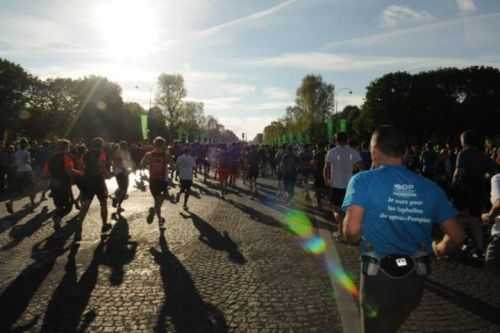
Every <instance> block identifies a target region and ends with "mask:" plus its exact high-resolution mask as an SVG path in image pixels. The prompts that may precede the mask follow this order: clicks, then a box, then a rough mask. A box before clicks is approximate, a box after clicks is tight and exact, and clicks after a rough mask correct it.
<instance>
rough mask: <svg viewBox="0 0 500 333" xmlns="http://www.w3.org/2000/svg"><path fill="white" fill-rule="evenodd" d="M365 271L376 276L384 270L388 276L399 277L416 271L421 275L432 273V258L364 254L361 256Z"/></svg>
mask: <svg viewBox="0 0 500 333" xmlns="http://www.w3.org/2000/svg"><path fill="white" fill-rule="evenodd" d="M361 260H362V267H363V273H364V274H366V275H368V276H375V275H377V274H378V273H379V271H383V272H384V273H385V274H386V275H387V276H389V277H391V278H394V279H397V278H404V277H406V276H408V275H409V274H411V273H412V272H414V271H415V273H416V274H417V275H419V276H425V275H428V274H430V260H429V257H428V256H418V257H414V256H407V255H391V256H385V257H377V256H370V255H363V256H362V257H361Z"/></svg>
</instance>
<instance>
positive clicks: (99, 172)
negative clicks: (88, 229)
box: [78, 138, 111, 234]
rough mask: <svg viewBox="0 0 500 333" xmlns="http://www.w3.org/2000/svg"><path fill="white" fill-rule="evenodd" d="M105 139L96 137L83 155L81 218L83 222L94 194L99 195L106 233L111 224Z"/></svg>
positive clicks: (104, 231)
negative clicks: (109, 220) (109, 221)
mask: <svg viewBox="0 0 500 333" xmlns="http://www.w3.org/2000/svg"><path fill="white" fill-rule="evenodd" d="M103 145H104V140H103V139H102V138H94V139H93V140H92V143H91V146H90V150H89V151H88V152H87V153H86V154H85V156H84V157H83V164H84V175H83V177H82V192H81V199H82V206H81V210H80V214H79V216H78V218H79V220H80V221H81V222H83V220H84V219H85V216H86V215H87V212H88V210H89V207H90V204H91V203H92V199H94V196H97V199H98V200H99V204H100V206H101V220H102V229H101V233H102V234H106V233H108V232H109V231H110V230H111V224H109V223H108V201H107V199H108V189H107V187H106V182H105V179H106V178H109V173H108V170H107V167H106V161H107V158H106V154H105V153H104V150H103Z"/></svg>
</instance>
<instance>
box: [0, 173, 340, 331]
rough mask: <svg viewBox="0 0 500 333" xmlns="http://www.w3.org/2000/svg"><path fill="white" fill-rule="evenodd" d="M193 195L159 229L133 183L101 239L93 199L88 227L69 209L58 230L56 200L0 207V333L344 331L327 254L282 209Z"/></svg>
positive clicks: (210, 192)
mask: <svg viewBox="0 0 500 333" xmlns="http://www.w3.org/2000/svg"><path fill="white" fill-rule="evenodd" d="M111 182H114V181H111ZM200 189H201V190H200ZM176 191H177V189H174V190H172V191H171V192H172V193H175V192H176ZM197 192H198V193H200V192H201V195H197V196H196V197H192V198H191V202H190V211H189V212H185V211H183V210H182V206H181V205H180V204H178V205H175V204H172V203H170V202H166V203H165V204H164V209H163V211H164V214H165V215H166V220H167V223H166V230H165V232H164V233H162V232H160V230H159V227H158V223H157V221H156V220H155V221H154V223H152V224H148V223H147V222H146V216H147V214H148V208H149V207H150V206H151V205H152V198H151V197H150V194H149V192H142V191H140V190H138V189H137V188H133V189H131V193H130V197H129V199H128V200H127V201H126V202H125V204H124V208H125V209H126V211H125V212H124V213H123V214H122V216H123V217H122V218H118V219H116V220H114V221H113V223H114V226H113V229H112V231H111V234H110V235H109V237H107V238H106V239H104V240H102V241H101V240H100V223H101V222H100V219H99V208H98V203H97V202H96V200H94V203H93V206H92V209H91V211H90V213H89V215H88V216H87V218H86V220H85V221H84V223H83V225H79V224H78V223H77V222H76V221H74V220H73V219H72V218H73V217H74V216H75V214H76V213H75V212H72V213H71V214H69V215H68V217H67V219H66V221H65V222H63V223H62V229H61V230H59V231H57V232H54V225H53V222H52V219H51V214H50V212H51V210H52V206H51V204H49V202H48V201H46V202H43V203H42V204H41V205H40V206H38V208H37V209H36V210H35V211H34V212H33V213H29V214H27V212H24V211H20V212H18V213H17V214H14V215H12V216H7V213H6V212H5V211H4V209H5V208H4V206H3V205H2V211H1V216H2V220H1V222H0V223H1V224H0V228H1V229H0V230H1V235H0V237H1V238H0V249H1V251H0V261H1V275H0V276H1V282H0V290H1V296H0V299H1V304H2V305H3V314H2V316H1V318H2V319H1V327H2V329H1V331H2V332H6V331H9V330H12V331H31V332H38V331H43V332H83V331H89V332H115V331H116V332H118V331H123V332H151V331H159V332H174V331H175V332H225V331H239V332H281V331H283V332H291V331H294V332H314V331H317V332H324V331H341V328H340V324H339V323H340V321H339V318H338V314H337V307H336V304H335V301H334V299H333V297H332V287H331V284H330V281H329V278H328V274H327V273H326V271H325V269H324V268H323V265H322V261H321V260H320V258H316V257H312V256H311V255H308V254H306V253H305V252H304V251H303V250H302V248H301V247H300V245H299V244H298V242H297V240H296V238H295V236H293V235H291V234H290V233H288V232H287V231H286V230H285V229H283V228H281V221H280V213H279V212H277V211H275V210H273V209H271V208H269V207H265V206H263V205H262V204H260V203H258V202H257V201H253V200H250V199H249V198H248V197H247V196H246V195H244V194H243V192H241V193H242V194H229V195H227V196H226V200H221V199H220V198H219V197H218V193H219V191H218V190H216V189H214V188H213V187H201V188H200V187H198V188H197ZM45 207H47V208H45Z"/></svg>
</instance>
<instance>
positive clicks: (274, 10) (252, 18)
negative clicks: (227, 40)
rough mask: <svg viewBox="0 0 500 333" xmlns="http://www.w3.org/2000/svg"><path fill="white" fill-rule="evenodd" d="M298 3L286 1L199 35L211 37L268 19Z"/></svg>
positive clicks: (290, 0)
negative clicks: (232, 28)
mask: <svg viewBox="0 0 500 333" xmlns="http://www.w3.org/2000/svg"><path fill="white" fill-rule="evenodd" d="M297 1H298V0H286V1H284V2H282V3H280V4H278V5H275V6H273V7H270V8H268V9H265V10H262V11H259V12H256V13H253V14H250V15H247V16H244V17H240V18H237V19H235V20H232V21H229V22H225V23H222V24H219V25H216V26H213V27H211V28H208V29H205V30H203V31H200V32H199V34H200V35H201V36H209V35H212V34H214V33H218V32H220V31H222V30H224V29H226V28H230V27H232V26H235V25H238V24H241V23H247V22H252V21H255V20H258V19H261V18H263V17H266V16H270V15H274V14H276V13H277V12H279V11H281V10H282V9H284V8H285V7H288V6H290V5H291V4H293V3H295V2H297Z"/></svg>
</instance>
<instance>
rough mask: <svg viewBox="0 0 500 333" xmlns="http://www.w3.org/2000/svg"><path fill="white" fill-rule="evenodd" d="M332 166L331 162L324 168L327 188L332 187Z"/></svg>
mask: <svg viewBox="0 0 500 333" xmlns="http://www.w3.org/2000/svg"><path fill="white" fill-rule="evenodd" d="M331 175H332V174H331V165H330V162H326V163H325V167H324V168H323V178H324V179H325V184H326V186H328V187H330V177H331Z"/></svg>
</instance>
